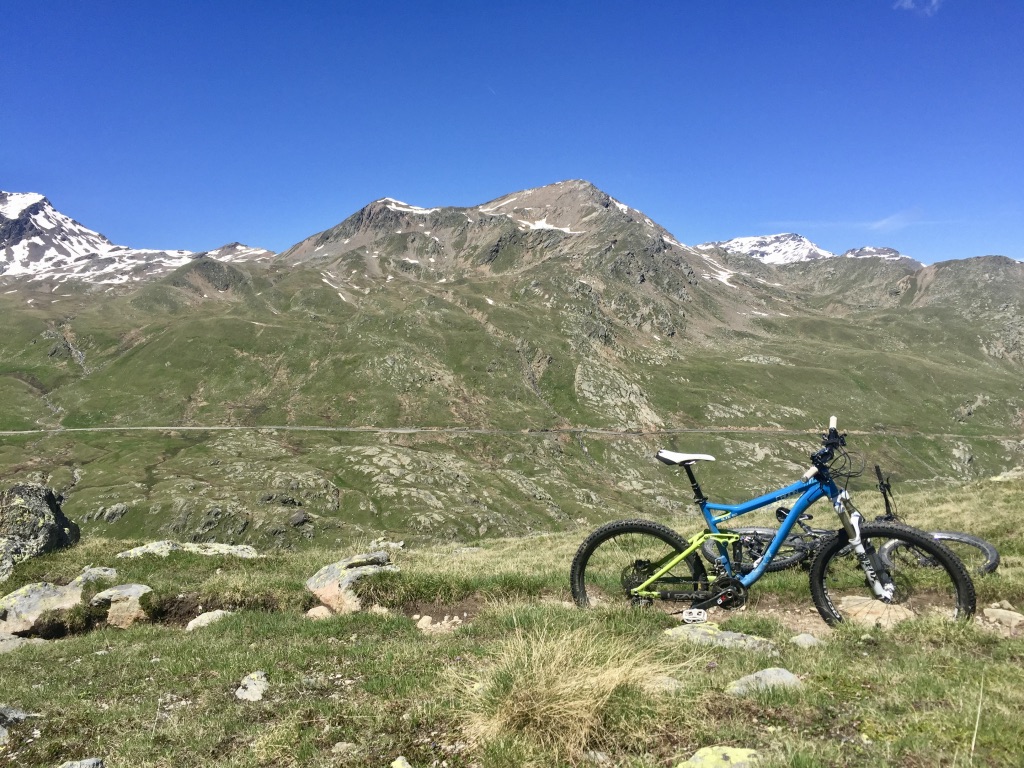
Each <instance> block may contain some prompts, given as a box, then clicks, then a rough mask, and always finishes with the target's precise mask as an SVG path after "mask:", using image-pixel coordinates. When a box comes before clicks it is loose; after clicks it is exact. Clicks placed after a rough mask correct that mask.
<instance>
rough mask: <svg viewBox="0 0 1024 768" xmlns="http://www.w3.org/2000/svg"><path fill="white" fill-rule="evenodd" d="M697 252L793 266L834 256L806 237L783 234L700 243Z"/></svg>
mask: <svg viewBox="0 0 1024 768" xmlns="http://www.w3.org/2000/svg"><path fill="white" fill-rule="evenodd" d="M695 247H696V248H697V249H698V250H705V251H707V250H714V249H721V250H723V251H725V252H726V253H735V254H742V255H744V256H752V257H753V258H755V259H758V260H760V261H763V262H764V263H765V264H794V263H796V262H799V261H815V260H817V259H834V258H835V257H836V255H835V254H834V253H832V252H830V251H826V250H825V249H824V248H819V247H818V246H817V245H815V244H814V243H812V242H811V241H810V240H808V239H807V238H806V237H802V236H801V235H795V234H792V233H785V234H780V235H762V236H760V237H737V238H733V239H732V240H723V241H720V242H715V243H702V244H701V245H698V246H695Z"/></svg>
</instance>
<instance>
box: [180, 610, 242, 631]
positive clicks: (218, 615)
mask: <svg viewBox="0 0 1024 768" xmlns="http://www.w3.org/2000/svg"><path fill="white" fill-rule="evenodd" d="M230 615H231V611H221V610H216V611H207V612H206V613H201V614H199V615H198V616H196V617H195V618H194V619H192V621H190V622H189V623H188V624H187V625H186V626H185V631H186V632H192V631H194V630H196V629H202V628H203V627H208V626H210V625H211V624H213V623H214V622H217V621H220V620H221V619H223V618H224V617H225V616H230Z"/></svg>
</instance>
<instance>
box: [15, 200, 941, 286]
mask: <svg viewBox="0 0 1024 768" xmlns="http://www.w3.org/2000/svg"><path fill="white" fill-rule="evenodd" d="M623 226H624V227H626V228H627V230H624V231H631V234H632V235H633V237H634V238H641V239H645V240H646V242H645V243H644V248H643V250H644V251H645V252H647V253H648V254H649V253H652V252H655V251H661V250H671V249H676V250H684V249H685V250H688V251H690V252H691V254H700V255H701V257H702V258H703V259H704V261H705V262H706V263H705V264H704V267H705V268H704V269H700V270H698V271H699V272H700V273H701V274H702V276H704V277H706V278H707V279H715V280H719V281H723V280H724V281H725V282H726V284H728V275H727V274H725V273H728V272H730V270H728V269H723V267H722V265H721V264H720V263H719V262H718V261H716V256H720V255H722V254H728V255H730V256H747V257H750V258H752V259H755V260H757V261H760V262H762V263H764V264H768V265H773V266H779V265H788V264H795V263H801V262H807V261H815V260H820V259H832V258H836V254H834V253H831V252H829V251H827V250H825V249H823V248H821V247H820V246H818V245H816V244H815V243H812V242H811V241H810V240H808V239H807V238H805V237H803V236H801V235H798V234H792V233H787V234H778V235H762V236H756V237H738V238H734V239H732V240H726V241H720V242H712V243H702V244H699V245H696V246H693V247H692V248H689V247H687V246H685V245H683V244H682V243H681V242H680V241H679V240H678V239H677V238H676V237H675V236H674V235H673V234H672V233H670V232H668V231H667V230H665V229H664V228H663V227H661V226H659V225H658V224H656V223H655V222H653V221H652V220H651V219H650V218H648V217H647V216H646V215H645V214H643V213H642V212H641V211H638V210H636V209H634V208H631V207H629V206H628V205H626V204H624V203H621V202H619V201H618V200H615V199H614V198H612V197H611V196H610V195H608V194H606V193H604V192H602V191H601V190H599V189H598V188H596V187H594V186H593V185H592V184H590V183H589V182H586V181H582V180H570V181H564V182H558V183H555V184H551V185H548V186H544V187H537V188H534V189H528V190H521V191H518V192H513V193H510V194H507V195H504V196H502V197H499V198H496V199H494V200H491V201H488V202H486V203H482V204H480V205H477V206H471V207H468V208H459V207H434V208H421V207H418V206H414V205H410V204H408V203H404V202H402V201H399V200H395V199H393V198H382V199H380V200H377V201H374V202H372V203H370V204H369V205H367V206H365V207H364V208H363V209H361V210H360V211H358V212H356V213H355V214H353V215H352V216H350V217H348V218H347V219H345V220H344V221H343V222H341V223H340V224H338V225H337V226H335V227H332V228H330V229H327V230H325V231H323V232H320V233H317V234H315V235H312V236H310V237H308V238H306V239H304V240H302V241H300V242H299V243H297V244H295V245H294V246H292V247H291V248H289V249H287V250H286V251H285V252H284V253H283V254H282V255H281V257H280V258H282V259H283V260H284V261H285V263H289V264H294V263H299V262H303V261H306V260H309V261H311V262H314V263H317V264H329V263H330V260H331V257H340V256H342V255H349V256H351V255H353V254H356V253H358V254H359V255H361V256H362V263H361V264H357V265H355V272H353V270H352V269H350V270H349V273H348V275H351V274H355V273H359V272H362V273H363V274H365V275H367V277H380V276H384V277H385V279H386V277H387V276H386V275H384V274H383V272H382V271H381V269H380V268H379V267H378V266H375V265H374V262H373V259H375V258H377V257H379V256H381V255H399V256H400V258H401V260H402V262H403V264H402V268H403V270H404V271H407V272H423V273H424V276H428V277H429V276H433V277H434V279H436V280H440V279H444V278H445V277H446V275H445V274H443V273H444V272H445V267H446V266H451V265H452V263H453V261H457V260H468V261H469V262H470V263H471V264H475V265H477V266H481V265H483V266H490V265H492V263H493V262H494V261H496V260H497V256H498V254H499V252H502V251H504V253H503V255H504V256H505V257H506V260H507V259H508V255H509V254H510V253H513V254H514V255H515V256H516V257H518V258H519V259H520V261H519V264H520V266H528V265H529V263H530V258H529V257H531V256H532V257H533V258H534V260H536V258H538V254H545V255H549V252H550V250H551V249H552V247H553V246H559V248H558V249H559V250H560V251H562V252H567V251H574V252H576V253H593V252H595V251H602V250H603V251H608V250H610V249H609V242H610V240H615V234H616V232H615V230H616V229H617V228H618V227H623ZM383 228H390V234H394V235H396V236H401V237H399V238H392V241H391V242H390V243H388V244H387V245H386V246H385V247H384V249H383V250H382V249H381V247H380V244H379V243H378V244H377V245H374V243H377V240H378V239H379V236H380V234H381V231H382V229H383ZM626 252H627V254H628V252H629V249H627V251H626ZM197 255H206V256H210V257H212V258H215V259H218V260H220V261H226V262H245V261H257V262H261V263H267V262H269V261H271V260H272V259H274V258H275V254H273V253H272V252H270V251H266V250H264V249H259V248H251V247H249V246H244V245H241V244H240V243H232V244H229V245H226V246H222V247H221V248H218V249H215V250H211V251H206V252H203V253H202V254H196V253H192V252H189V251H185V250H171V251H168V250H152V249H133V248H129V247H127V246H120V245H115V244H113V243H111V242H110V241H109V240H108V239H107V238H105V237H104V236H103V235H101V234H99V233H98V232H95V231H93V230H90V229H88V228H86V227H84V226H83V225H82V224H80V223H78V222H77V221H75V220H73V219H71V218H70V217H68V216H66V215H64V214H62V213H60V212H59V211H57V210H56V209H54V208H53V206H52V205H51V204H50V202H49V200H47V199H46V198H45V197H44V196H43V195H40V194H37V193H10V192H0V276H6V277H24V278H28V279H39V280H50V281H56V282H64V281H66V280H69V279H76V280H80V281H83V282H86V283H94V284H104V285H107V284H117V283H125V282H137V281H139V280H145V279H150V278H154V277H158V276H160V275H163V274H167V273H169V272H171V271H173V270H174V269H176V268H177V267H180V266H182V265H183V264H185V263H187V262H188V260H189V259H191V258H194V257H196V256H197ZM523 256H526V257H527V259H526V260H525V261H523V260H522V257H523ZM842 257H844V258H868V257H875V258H879V259H883V260H892V261H902V262H905V263H908V264H910V265H913V266H914V267H915V268H920V267H921V266H922V265H921V264H920V263H919V262H917V261H915V260H913V259H911V258H910V257H908V256H905V255H903V254H901V253H899V252H898V251H896V250H895V249H892V248H885V247H877V246H863V247H860V248H855V249H850V250H848V251H846V252H845V253H843V254H842ZM494 266H495V267H496V268H498V269H501V268H502V264H500V263H499V264H497V265H494ZM348 275H346V276H345V277H344V280H345V282H346V283H350V282H351V278H350V277H349V276H348ZM335 277H340V276H339V275H335ZM448 277H449V279H450V276H448ZM328 279H329V277H328ZM351 289H352V290H355V291H359V290H360V288H359V287H358V284H353V285H352V286H351ZM342 292H344V291H342Z"/></svg>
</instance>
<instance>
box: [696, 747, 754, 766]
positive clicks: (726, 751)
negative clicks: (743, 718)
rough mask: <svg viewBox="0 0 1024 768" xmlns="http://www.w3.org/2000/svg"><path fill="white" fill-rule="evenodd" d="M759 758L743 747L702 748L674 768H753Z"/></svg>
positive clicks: (752, 751) (751, 750)
mask: <svg viewBox="0 0 1024 768" xmlns="http://www.w3.org/2000/svg"><path fill="white" fill-rule="evenodd" d="M760 760H761V756H760V755H759V754H758V753H757V752H756V751H755V750H753V749H744V748H743V747H704V748H703V749H698V750H697V751H696V752H695V753H694V754H693V757H691V758H690V759H689V760H687V761H686V762H685V763H679V765H678V766H676V768H692V767H693V766H695V765H699V766H702V767H703V768H755V766H757V765H758V764H759V763H760Z"/></svg>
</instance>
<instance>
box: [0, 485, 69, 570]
mask: <svg viewBox="0 0 1024 768" xmlns="http://www.w3.org/2000/svg"><path fill="white" fill-rule="evenodd" d="M79 536H80V532H79V530H78V526H77V525H75V523H73V522H71V521H70V520H68V518H67V517H65V516H64V512H63V511H62V510H61V508H60V504H59V503H58V502H57V497H56V496H54V493H53V491H52V490H50V489H49V488H46V487H45V486H42V485H28V484H26V485H15V486H13V487H11V488H9V489H8V490H6V491H4V492H3V493H0V582H3V581H6V580H7V579H8V578H9V577H10V575H11V572H12V571H13V570H14V566H15V565H17V564H18V563H20V562H23V561H25V560H28V559H29V558H32V557H37V556H39V555H42V554H45V553H47V552H52V551H54V550H57V549H61V548H63V547H69V546H71V545H72V544H74V543H76V542H77V541H78V538H79Z"/></svg>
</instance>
